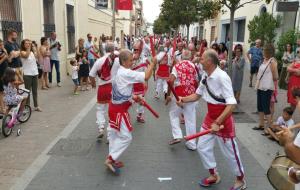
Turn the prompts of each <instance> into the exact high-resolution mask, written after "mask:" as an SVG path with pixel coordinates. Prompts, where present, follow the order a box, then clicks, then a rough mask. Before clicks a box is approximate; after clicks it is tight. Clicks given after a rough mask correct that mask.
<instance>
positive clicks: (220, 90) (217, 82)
mask: <svg viewBox="0 0 300 190" xmlns="http://www.w3.org/2000/svg"><path fill="white" fill-rule="evenodd" d="M206 77H207V79H206V82H207V84H208V87H209V89H210V91H211V92H212V94H214V95H215V96H217V97H220V98H223V99H225V101H226V103H225V104H227V105H228V104H231V105H232V104H236V99H235V97H234V93H233V89H232V83H231V80H230V78H229V76H228V74H227V73H226V72H225V71H223V70H221V69H220V68H219V67H217V68H216V69H215V70H214V71H213V73H212V74H211V75H210V76H209V77H208V75H207V73H206V72H204V73H203V76H202V80H201V82H200V85H199V87H198V89H197V90H196V94H198V95H200V96H202V98H203V99H204V100H205V101H206V102H207V103H211V104H224V103H221V102H218V101H216V100H215V99H213V98H212V97H211V96H210V95H209V94H208V92H207V90H206V87H205V85H204V84H203V83H202V81H203V80H204V79H205V78H206Z"/></svg>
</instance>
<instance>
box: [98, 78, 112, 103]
mask: <svg viewBox="0 0 300 190" xmlns="http://www.w3.org/2000/svg"><path fill="white" fill-rule="evenodd" d="M111 92H112V86H111V83H108V84H104V85H99V86H98V93H97V102H98V103H100V104H106V103H109V102H110V100H111Z"/></svg>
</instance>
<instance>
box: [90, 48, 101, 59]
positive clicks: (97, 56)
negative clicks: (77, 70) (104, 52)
mask: <svg viewBox="0 0 300 190" xmlns="http://www.w3.org/2000/svg"><path fill="white" fill-rule="evenodd" d="M90 52H91V54H93V56H95V57H96V58H97V59H99V58H100V56H99V55H98V54H97V53H95V52H94V51H92V50H90Z"/></svg>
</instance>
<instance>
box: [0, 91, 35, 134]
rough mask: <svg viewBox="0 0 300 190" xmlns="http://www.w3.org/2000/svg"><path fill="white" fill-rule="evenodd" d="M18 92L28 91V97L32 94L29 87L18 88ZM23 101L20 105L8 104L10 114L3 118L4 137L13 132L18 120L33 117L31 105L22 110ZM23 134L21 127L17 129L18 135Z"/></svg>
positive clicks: (26, 119) (22, 120)
mask: <svg viewBox="0 0 300 190" xmlns="http://www.w3.org/2000/svg"><path fill="white" fill-rule="evenodd" d="M18 93H19V94H20V95H22V94H24V93H26V94H27V97H28V98H29V97H30V96H29V95H30V91H29V90H27V89H21V88H20V89H18ZM21 104H22V101H21V102H20V103H19V104H18V105H9V106H8V112H7V113H8V114H7V115H4V116H3V120H2V134H3V136H4V137H8V136H10V135H11V133H12V132H13V128H14V127H15V125H16V123H17V121H19V122H20V123H25V122H27V121H28V120H29V119H30V117H31V107H30V106H29V105H25V106H24V108H23V110H20V107H21ZM20 135H21V129H20V128H19V129H18V130H17V136H20Z"/></svg>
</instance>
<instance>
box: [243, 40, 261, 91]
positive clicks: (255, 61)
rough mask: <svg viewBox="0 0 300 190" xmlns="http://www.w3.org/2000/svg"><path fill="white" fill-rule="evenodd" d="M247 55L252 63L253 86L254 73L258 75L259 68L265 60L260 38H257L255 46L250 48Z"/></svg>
mask: <svg viewBox="0 0 300 190" xmlns="http://www.w3.org/2000/svg"><path fill="white" fill-rule="evenodd" d="M247 57H248V59H249V61H250V63H251V70H250V84H249V87H252V86H253V85H252V80H253V75H257V72H258V68H259V66H260V64H261V63H262V61H263V53H262V49H261V40H260V39H257V40H256V41H255V46H254V47H251V48H250V50H249V51H248V53H247Z"/></svg>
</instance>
